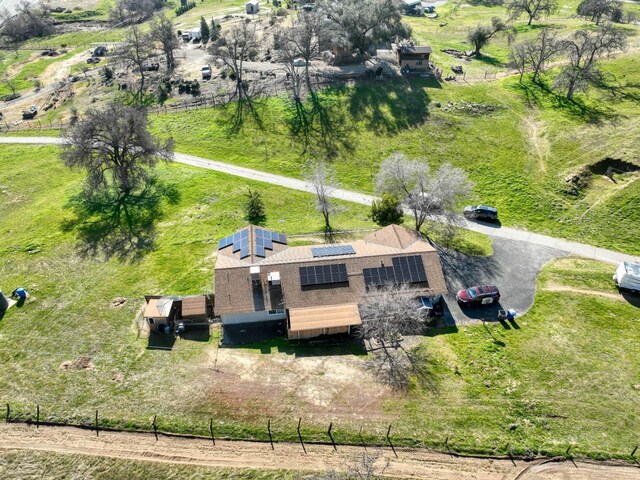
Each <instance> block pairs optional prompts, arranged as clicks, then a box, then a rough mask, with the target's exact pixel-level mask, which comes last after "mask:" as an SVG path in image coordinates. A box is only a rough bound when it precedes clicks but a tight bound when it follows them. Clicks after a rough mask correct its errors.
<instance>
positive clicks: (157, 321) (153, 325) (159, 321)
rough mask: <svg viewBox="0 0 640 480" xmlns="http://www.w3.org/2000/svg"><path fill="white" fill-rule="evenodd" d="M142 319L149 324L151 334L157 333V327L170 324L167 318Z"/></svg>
mask: <svg viewBox="0 0 640 480" xmlns="http://www.w3.org/2000/svg"><path fill="white" fill-rule="evenodd" d="M144 319H145V321H146V322H147V323H148V324H149V330H151V331H152V332H157V331H158V327H161V326H163V325H169V324H170V323H169V322H170V319H169V318H167V317H145V318H144Z"/></svg>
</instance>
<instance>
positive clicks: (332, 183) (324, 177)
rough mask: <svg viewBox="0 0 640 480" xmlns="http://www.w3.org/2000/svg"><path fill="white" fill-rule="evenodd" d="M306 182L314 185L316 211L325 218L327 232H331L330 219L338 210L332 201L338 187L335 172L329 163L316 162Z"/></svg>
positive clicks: (308, 173)
mask: <svg viewBox="0 0 640 480" xmlns="http://www.w3.org/2000/svg"><path fill="white" fill-rule="evenodd" d="M305 177H306V180H307V181H308V182H309V183H310V184H311V185H313V190H314V191H315V193H316V210H318V212H320V213H321V214H322V216H323V217H324V228H325V232H327V233H329V232H331V223H330V217H331V215H332V214H333V213H334V212H335V210H336V208H335V205H334V204H333V201H332V199H331V194H332V192H333V191H334V190H335V189H336V187H337V182H336V178H335V171H334V170H333V168H331V166H329V165H328V164H327V162H324V161H321V160H316V161H314V162H312V163H311V164H310V165H309V166H308V167H307V172H306V175H305Z"/></svg>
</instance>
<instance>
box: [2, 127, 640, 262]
mask: <svg viewBox="0 0 640 480" xmlns="http://www.w3.org/2000/svg"><path fill="white" fill-rule="evenodd" d="M1 143H18V144H34V145H37V144H45V145H62V144H64V139H63V138H59V137H1V136H0V144H1ZM174 160H175V161H176V162H180V163H184V164H186V165H191V166H194V167H200V168H206V169H209V170H215V171H218V172H223V173H227V174H229V175H235V176H238V177H243V178H248V179H251V180H256V181H258V182H265V183H271V184H273V185H278V186H281V187H285V188H291V189H293V190H301V191H303V192H311V193H314V189H313V185H311V184H310V183H308V182H305V181H303V180H298V179H295V178H290V177H283V176H281V175H274V174H272V173H267V172H262V171H260V170H253V169H251V168H245V167H239V166H236V165H232V164H229V163H225V162H220V161H216V160H207V159H206V158H201V157H196V156H195V155H187V154H184V153H177V152H176V154H175V156H174ZM331 197H333V198H337V199H339V200H345V201H347V202H353V203H358V204H361V205H371V202H372V201H373V200H375V199H376V197H374V196H372V195H366V194H364V193H358V192H353V191H350V190H343V189H335V190H333V192H332V193H331ZM462 221H463V225H462V226H463V227H464V228H467V229H469V230H473V231H476V232H480V233H484V234H485V235H488V236H490V237H491V238H493V239H494V241H495V240H496V239H498V238H502V239H509V240H519V241H521V242H526V243H528V244H532V245H539V246H542V247H548V248H551V249H556V250H560V251H562V252H565V253H569V254H573V255H580V256H581V257H586V258H592V259H594V260H600V261H603V262H609V263H620V262H622V261H626V262H640V256H633V255H628V254H626V253H620V252H614V251H612V250H606V249H604V248H599V247H594V246H592V245H587V244H584V243H578V242H572V241H570V240H564V239H561V238H555V237H549V236H547V235H540V234H538V233H532V232H529V231H527V230H518V229H515V228H506V227H496V226H493V225H488V224H482V223H478V222H469V221H467V220H464V219H462Z"/></svg>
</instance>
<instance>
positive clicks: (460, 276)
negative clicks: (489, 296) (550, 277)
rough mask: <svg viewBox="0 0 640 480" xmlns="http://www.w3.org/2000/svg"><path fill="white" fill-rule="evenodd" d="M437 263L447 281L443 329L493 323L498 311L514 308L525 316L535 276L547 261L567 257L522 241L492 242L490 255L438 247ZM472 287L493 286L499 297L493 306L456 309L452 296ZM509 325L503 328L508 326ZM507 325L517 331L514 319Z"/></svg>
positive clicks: (530, 301) (494, 240)
mask: <svg viewBox="0 0 640 480" xmlns="http://www.w3.org/2000/svg"><path fill="white" fill-rule="evenodd" d="M438 250H439V253H440V262H441V263H442V269H443V270H444V278H445V279H446V282H447V290H448V291H449V294H448V295H446V297H445V299H446V303H447V309H446V310H445V315H444V323H445V325H446V326H447V327H453V326H457V325H464V324H467V323H475V322H477V321H479V320H483V319H484V320H486V321H493V322H495V321H497V319H498V310H499V309H502V310H507V309H510V308H512V309H514V310H516V312H517V314H518V316H519V315H522V314H523V313H525V312H526V311H527V310H529V308H531V305H533V298H534V296H535V293H536V276H537V275H538V272H539V271H540V268H542V266H543V265H544V264H545V263H547V262H549V261H550V260H552V259H554V258H557V257H562V256H565V255H567V253H566V252H563V251H562V250H558V249H555V248H551V247H547V246H544V245H535V244H531V243H529V242H525V241H522V240H508V239H505V238H500V237H497V238H494V239H493V255H491V256H490V257H469V256H466V255H463V254H461V253H459V252H455V251H452V250H446V249H443V248H438ZM476 285H495V286H497V287H498V289H499V290H500V295H501V298H500V300H499V302H497V303H496V304H493V305H485V306H478V307H465V308H460V306H459V305H458V302H456V298H455V297H456V293H457V292H458V291H459V290H461V289H463V288H467V287H473V286H476ZM508 324H509V322H506V323H505V325H507V326H508ZM511 326H512V327H514V328H517V316H516V320H515V322H511Z"/></svg>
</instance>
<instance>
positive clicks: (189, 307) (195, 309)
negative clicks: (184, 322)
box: [182, 295, 207, 317]
mask: <svg viewBox="0 0 640 480" xmlns="http://www.w3.org/2000/svg"><path fill="white" fill-rule="evenodd" d="M206 315H207V303H206V298H205V296H204V295H192V296H189V297H182V316H183V317H204V316H206Z"/></svg>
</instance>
